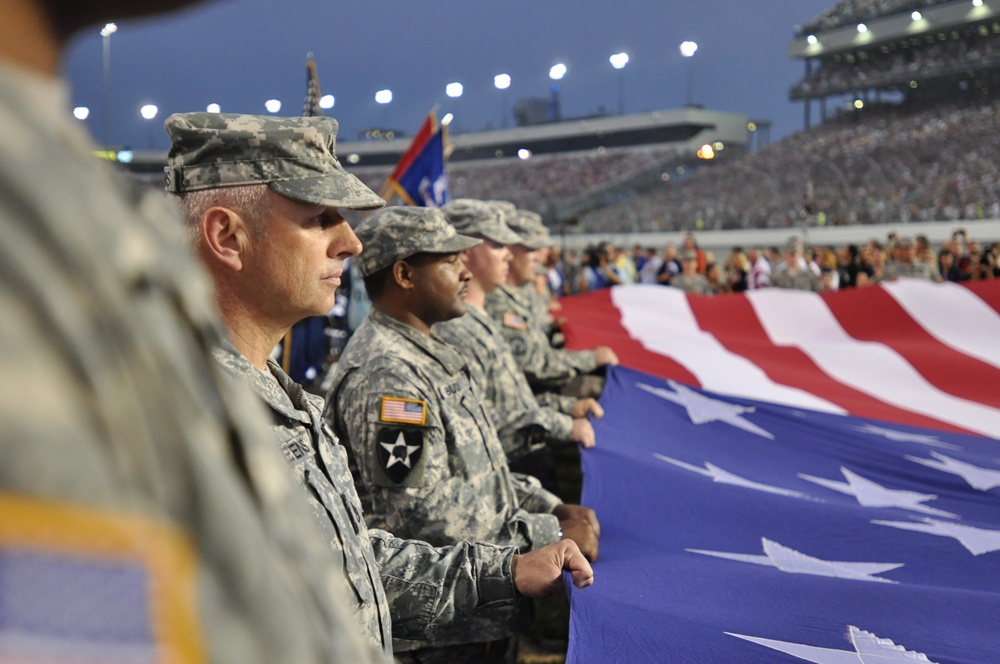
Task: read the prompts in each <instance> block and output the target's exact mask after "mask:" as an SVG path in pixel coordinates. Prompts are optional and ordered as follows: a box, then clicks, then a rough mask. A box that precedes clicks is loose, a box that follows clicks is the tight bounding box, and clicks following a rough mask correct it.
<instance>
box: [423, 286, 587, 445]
mask: <svg viewBox="0 0 1000 664" xmlns="http://www.w3.org/2000/svg"><path fill="white" fill-rule="evenodd" d="M433 329H434V334H436V335H437V336H439V337H441V338H442V339H444V340H445V341H447V342H448V343H450V344H451V345H452V346H454V347H455V348H457V349H458V350H459V351H460V352H461V353H462V355H463V356H464V357H465V359H466V360H467V361H468V362H469V365H470V366H471V367H473V368H474V369H475V370H474V371H473V374H472V375H473V377H474V378H475V379H477V380H478V381H480V385H479V387H480V389H481V391H482V393H483V394H484V395H485V397H486V402H487V403H488V404H489V405H490V407H491V410H490V415H491V416H492V420H493V423H494V425H495V426H496V429H497V434H498V435H499V437H500V443H501V444H502V445H503V448H504V451H505V452H506V453H507V458H508V459H509V460H512V461H513V460H517V459H519V458H521V457H523V456H524V455H526V454H529V453H531V452H534V451H536V450H538V449H541V448H542V447H544V446H545V445H546V444H548V443H569V442H572V433H573V418H572V417H570V416H569V415H566V414H563V413H561V412H559V411H557V410H555V409H552V408H546V407H542V406H540V405H539V404H538V401H537V399H536V398H535V395H534V394H533V393H532V391H531V386H529V385H528V380H527V378H525V376H524V373H523V372H522V371H521V368H520V367H519V366H518V365H517V361H516V360H515V359H514V356H513V355H512V354H511V352H510V348H509V347H508V346H507V341H506V340H505V339H504V337H503V333H502V332H501V331H500V329H499V328H498V327H497V324H496V323H495V322H494V321H493V319H492V318H490V317H489V316H488V315H487V314H486V313H485V312H484V311H481V310H480V309H478V308H477V307H475V306H472V305H468V306H467V307H466V313H465V315H464V316H460V317H458V318H455V319H452V320H450V321H446V322H444V323H437V324H436V325H435V326H434V328H433Z"/></svg>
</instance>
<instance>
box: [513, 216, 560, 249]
mask: <svg viewBox="0 0 1000 664" xmlns="http://www.w3.org/2000/svg"><path fill="white" fill-rule="evenodd" d="M504 221H505V222H506V223H507V226H509V227H510V229H511V230H512V231H514V232H515V233H517V235H518V237H519V238H520V241H519V242H517V243H512V244H520V245H523V246H525V247H527V248H528V249H543V248H545V247H551V246H552V238H551V237H549V232H548V230H547V229H546V228H545V226H543V225H542V217H541V215H539V214H538V213H536V212H531V211H530V210H520V209H515V211H514V213H513V214H509V213H508V215H507V217H506V218H505V219H504Z"/></svg>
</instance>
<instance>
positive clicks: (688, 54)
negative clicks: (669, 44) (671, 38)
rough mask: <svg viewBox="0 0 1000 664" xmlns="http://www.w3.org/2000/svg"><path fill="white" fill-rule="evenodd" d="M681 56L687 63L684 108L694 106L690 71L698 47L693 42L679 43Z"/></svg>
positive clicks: (692, 81) (692, 79)
mask: <svg viewBox="0 0 1000 664" xmlns="http://www.w3.org/2000/svg"><path fill="white" fill-rule="evenodd" d="M680 49H681V55H683V56H684V59H685V60H686V61H687V103H686V104H685V105H686V106H694V78H693V74H692V71H691V58H692V57H694V54H695V53H696V52H697V51H698V45H697V44H695V43H694V42H693V41H686V42H681V45H680Z"/></svg>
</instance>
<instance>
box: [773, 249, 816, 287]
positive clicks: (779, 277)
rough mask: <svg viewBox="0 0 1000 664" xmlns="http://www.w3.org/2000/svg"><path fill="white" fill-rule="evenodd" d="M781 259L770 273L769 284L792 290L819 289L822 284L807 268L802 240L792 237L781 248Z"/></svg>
mask: <svg viewBox="0 0 1000 664" xmlns="http://www.w3.org/2000/svg"><path fill="white" fill-rule="evenodd" d="M781 257H782V259H783V261H782V262H781V264H779V265H778V267H777V268H776V269H775V270H774V272H773V273H772V274H771V285H772V286H773V287H775V288H789V289H792V290H807V291H820V290H823V285H822V284H821V283H820V281H819V277H817V276H816V275H815V274H813V271H812V270H810V269H809V264H808V263H807V262H806V259H805V257H804V256H803V255H802V241H801V240H799V239H798V238H797V237H793V238H791V239H789V240H788V242H786V243H785V246H784V247H782V249H781Z"/></svg>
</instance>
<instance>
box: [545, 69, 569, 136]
mask: <svg viewBox="0 0 1000 664" xmlns="http://www.w3.org/2000/svg"><path fill="white" fill-rule="evenodd" d="M565 75H566V65H564V64H563V63H561V62H560V63H559V64H555V65H552V67H551V68H550V69H549V78H551V79H552V85H551V86H550V88H549V90H550V92H551V97H550V101H549V120H552V121H553V122H558V121H559V120H562V104H561V103H560V102H559V81H561V80H562V78H563V76H565Z"/></svg>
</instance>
